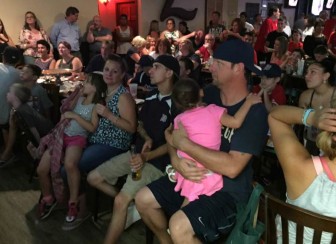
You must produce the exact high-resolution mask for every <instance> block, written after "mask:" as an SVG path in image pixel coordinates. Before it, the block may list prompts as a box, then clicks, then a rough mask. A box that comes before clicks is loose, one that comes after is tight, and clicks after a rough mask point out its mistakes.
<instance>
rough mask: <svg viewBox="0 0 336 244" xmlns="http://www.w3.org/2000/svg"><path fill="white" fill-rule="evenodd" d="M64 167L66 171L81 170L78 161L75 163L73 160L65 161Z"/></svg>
mask: <svg viewBox="0 0 336 244" xmlns="http://www.w3.org/2000/svg"><path fill="white" fill-rule="evenodd" d="M64 168H65V170H66V172H68V173H69V172H74V171H75V170H79V169H78V166H77V164H76V163H74V162H73V161H65V162H64Z"/></svg>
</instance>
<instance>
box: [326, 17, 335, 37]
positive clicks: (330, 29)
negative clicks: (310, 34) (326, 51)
mask: <svg viewBox="0 0 336 244" xmlns="http://www.w3.org/2000/svg"><path fill="white" fill-rule="evenodd" d="M335 25H336V19H328V20H327V21H326V22H325V23H324V29H323V34H324V35H325V36H326V38H327V39H328V38H329V37H330V35H331V33H332V32H333V31H334V28H335Z"/></svg>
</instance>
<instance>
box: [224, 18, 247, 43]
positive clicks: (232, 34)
mask: <svg viewBox="0 0 336 244" xmlns="http://www.w3.org/2000/svg"><path fill="white" fill-rule="evenodd" d="M245 32H246V28H245V26H244V24H243V22H242V21H241V19H240V18H235V19H234V20H232V22H231V29H230V30H224V31H223V32H222V33H221V35H220V39H221V40H223V41H226V40H231V39H240V40H243V39H244V34H245Z"/></svg>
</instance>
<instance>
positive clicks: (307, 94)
mask: <svg viewBox="0 0 336 244" xmlns="http://www.w3.org/2000/svg"><path fill="white" fill-rule="evenodd" d="M305 80H306V84H307V88H308V89H307V90H305V91H304V92H302V93H301V95H300V99H299V107H301V108H313V109H316V110H320V109H322V108H328V107H330V105H331V102H332V100H333V99H334V98H335V91H336V88H335V86H334V85H333V82H334V72H333V63H331V62H330V61H328V60H327V59H325V60H323V61H322V62H315V63H312V64H311V65H310V66H309V67H308V69H307V74H306V76H305ZM317 134H318V129H317V128H315V127H313V126H307V127H306V128H305V133H304V139H305V142H306V143H305V146H306V148H307V150H308V152H309V154H312V155H314V156H318V155H320V150H319V149H318V148H317V147H316V137H317Z"/></svg>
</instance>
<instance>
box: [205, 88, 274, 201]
mask: <svg viewBox="0 0 336 244" xmlns="http://www.w3.org/2000/svg"><path fill="white" fill-rule="evenodd" d="M203 102H205V103H206V104H216V105H217V106H221V107H225V108H226V109H227V112H228V114H229V115H234V114H235V113H236V112H237V111H238V110H239V108H240V107H241V106H242V105H243V103H244V102H245V99H243V100H242V101H240V102H239V103H237V104H235V105H233V106H224V105H223V104H222V101H221V98H220V91H219V89H218V88H217V87H215V86H213V85H210V86H208V87H206V88H205V89H204V97H203ZM267 132H268V124H267V110H266V108H265V106H264V104H262V103H260V104H256V105H253V106H252V107H251V109H250V111H249V112H248V114H247V116H246V118H245V120H244V123H243V124H242V126H241V127H240V128H238V129H232V128H228V127H224V126H222V142H221V147H220V150H221V151H223V152H229V151H237V152H242V153H248V154H251V155H255V156H257V155H260V154H261V152H262V151H263V149H264V146H265V144H266V139H267ZM252 159H253V157H252V158H251V160H250V162H249V163H248V164H247V166H246V167H245V169H244V170H243V171H242V172H241V174H240V175H239V176H237V177H236V178H234V179H231V178H228V177H227V176H225V175H224V176H223V180H224V187H223V191H226V192H229V193H231V195H232V196H233V197H234V198H235V199H237V200H238V201H246V200H247V199H248V197H249V195H250V192H251V189H252V177H253V170H252ZM232 163H235V162H232Z"/></svg>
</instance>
